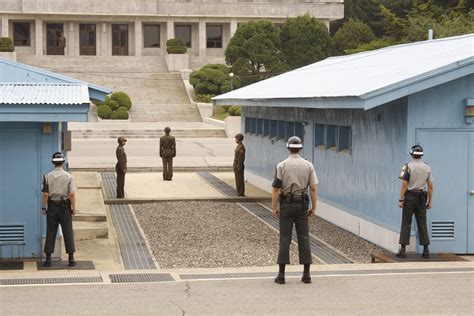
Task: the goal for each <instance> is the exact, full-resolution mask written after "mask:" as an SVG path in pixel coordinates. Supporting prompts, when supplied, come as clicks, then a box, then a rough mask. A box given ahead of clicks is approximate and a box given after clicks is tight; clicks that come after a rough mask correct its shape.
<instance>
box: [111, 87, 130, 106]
mask: <svg viewBox="0 0 474 316" xmlns="http://www.w3.org/2000/svg"><path fill="white" fill-rule="evenodd" d="M110 99H111V100H113V101H116V102H117V103H118V107H122V106H124V107H126V108H127V109H128V110H130V109H131V108H132V100H130V97H129V96H128V94H126V93H125V92H120V91H119V92H114V93H112V95H111V96H110ZM118 107H117V108H118Z"/></svg>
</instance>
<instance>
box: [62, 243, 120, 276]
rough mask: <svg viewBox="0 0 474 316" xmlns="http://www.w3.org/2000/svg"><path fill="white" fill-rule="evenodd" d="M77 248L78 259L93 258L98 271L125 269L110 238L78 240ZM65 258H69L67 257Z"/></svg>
mask: <svg viewBox="0 0 474 316" xmlns="http://www.w3.org/2000/svg"><path fill="white" fill-rule="evenodd" d="M76 250H77V251H76V253H75V258H76V260H92V262H93V263H94V266H95V269H96V270H97V271H116V270H122V269H123V268H122V265H121V262H120V260H119V259H118V256H119V255H118V254H117V253H116V249H115V247H114V246H113V245H111V242H110V240H108V239H96V240H84V241H77V242H76ZM64 260H67V257H66V258H64Z"/></svg>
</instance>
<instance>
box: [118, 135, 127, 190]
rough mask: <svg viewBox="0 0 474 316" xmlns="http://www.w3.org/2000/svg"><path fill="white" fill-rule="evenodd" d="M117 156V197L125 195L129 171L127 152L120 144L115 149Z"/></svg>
mask: <svg viewBox="0 0 474 316" xmlns="http://www.w3.org/2000/svg"><path fill="white" fill-rule="evenodd" d="M115 155H116V156H117V164H116V165H115V172H116V173H117V198H119V199H121V198H123V197H125V189H124V187H125V173H127V154H126V153H125V149H124V148H123V146H120V144H119V145H118V146H117V149H116V151H115Z"/></svg>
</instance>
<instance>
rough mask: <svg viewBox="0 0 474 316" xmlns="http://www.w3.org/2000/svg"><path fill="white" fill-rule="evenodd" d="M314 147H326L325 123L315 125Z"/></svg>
mask: <svg viewBox="0 0 474 316" xmlns="http://www.w3.org/2000/svg"><path fill="white" fill-rule="evenodd" d="M314 147H316V148H319V149H324V124H315V125H314Z"/></svg>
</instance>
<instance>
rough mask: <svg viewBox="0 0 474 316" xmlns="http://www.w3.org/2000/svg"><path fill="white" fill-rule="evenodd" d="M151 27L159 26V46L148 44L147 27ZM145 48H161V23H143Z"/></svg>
mask: <svg viewBox="0 0 474 316" xmlns="http://www.w3.org/2000/svg"><path fill="white" fill-rule="evenodd" d="M150 27H157V28H158V46H147V42H146V31H145V30H146V29H147V28H150ZM143 48H161V25H160V24H159V23H145V24H143Z"/></svg>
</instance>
